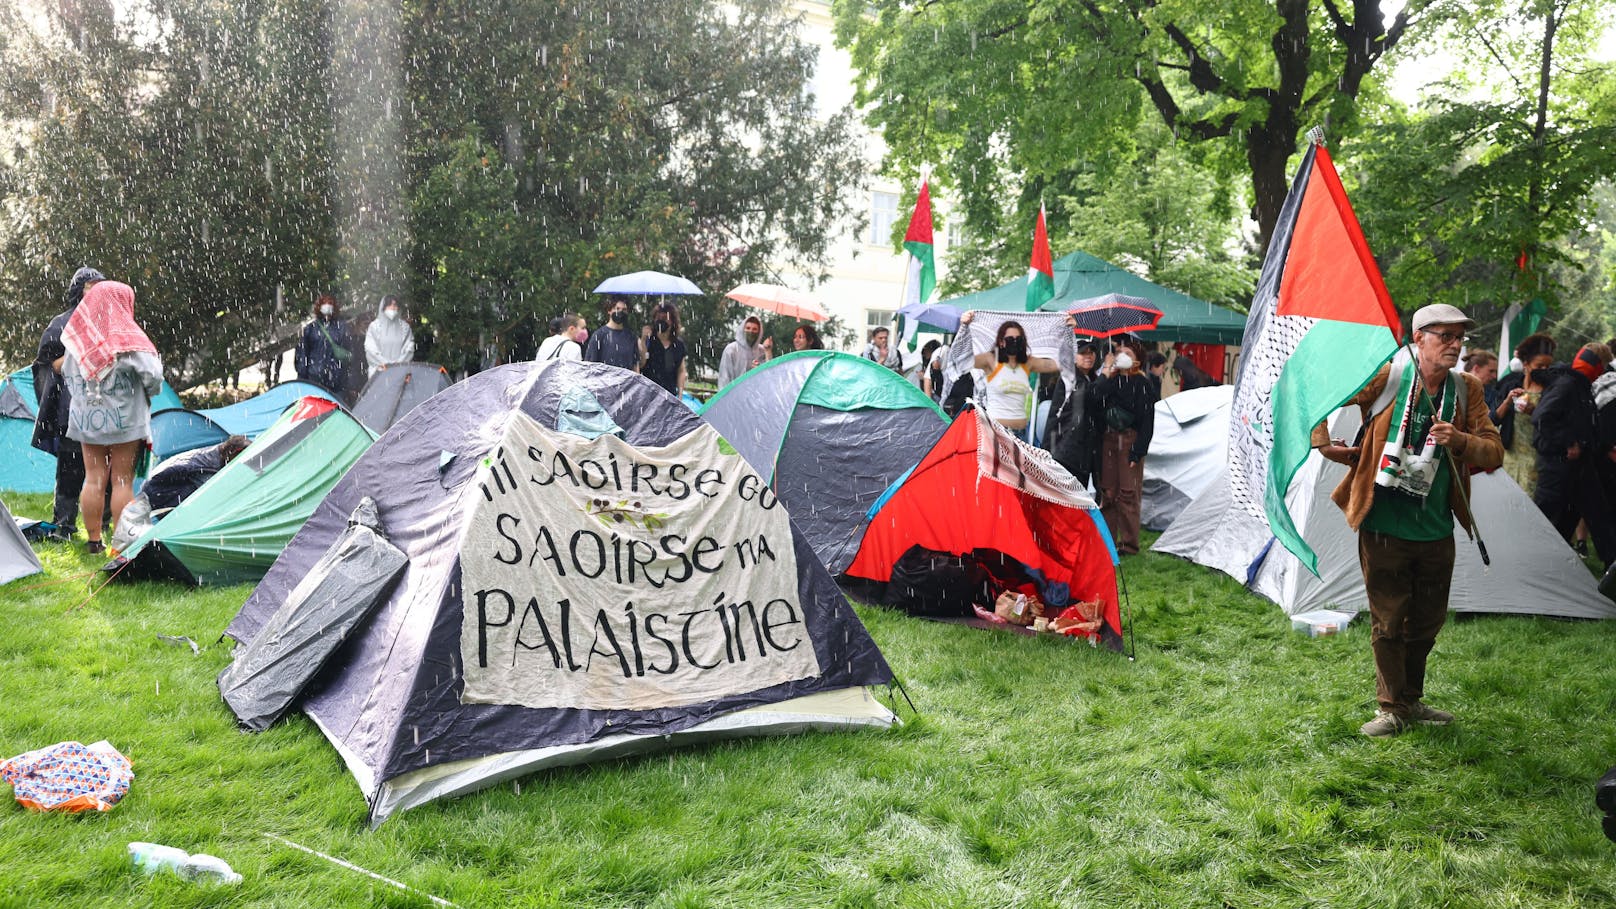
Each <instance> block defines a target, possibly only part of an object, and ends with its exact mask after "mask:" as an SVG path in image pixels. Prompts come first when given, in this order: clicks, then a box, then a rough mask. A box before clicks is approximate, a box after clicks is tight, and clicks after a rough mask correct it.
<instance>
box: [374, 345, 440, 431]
mask: <svg viewBox="0 0 1616 909" xmlns="http://www.w3.org/2000/svg"><path fill="white" fill-rule="evenodd" d="M451 384H453V383H451V382H450V381H449V373H448V372H447V371H445V370H444V368H443V367H442V366H438V365H436V364H433V363H394V364H392V365H391V366H383V367H382V368H380V369H378V370H376V372H375V374H374V375H372V376H371V377H370V379H369V380H368V381H366V382H365V388H364V390H363V391H361V392H360V393H359V398H358V400H356V401H355V402H354V406H353V414H354V416H356V417H358V418H359V422H361V423H363V424H365V426H367V427H368V428H369V429H370V431H371V432H374V433H377V434H380V433H384V432H386V431H387V429H388V427H390V426H392V425H393V424H394V423H397V422H398V421H399V420H400V419H401V418H402V417H403V416H404V415H405V414H407V413H409V412H410V411H412V410H414V409H415V408H416V407H417V406H418V405H419V404H420V403H421V402H422V401H425V400H427V399H429V398H431V397H432V396H433V395H435V394H437V393H438V392H440V391H442V390H444V389H445V388H448V387H449V386H450V385H451Z"/></svg>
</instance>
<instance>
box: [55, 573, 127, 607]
mask: <svg viewBox="0 0 1616 909" xmlns="http://www.w3.org/2000/svg"><path fill="white" fill-rule="evenodd" d="M129 565H130V562H128V561H126V562H124V563H123V564H122V565H119V566H118V567H117V568H116V569H114V570H113V572H112V574H111V575H110V576H109V577H108V578H107V579H106V580H105V581H102V582H101V586H100V587H97V588H96V589H94V590H92V591H90V595H89V596H87V597H85V598H84V599H82V600H80V601H79V602H78V603H76V604H75V605H74V606H73V607H72V608H70V609H68V610H67V611H68V612H73V611H75V610H77V609H78V608H79V607H81V606H83V605H85V604H86V603H89V602H90V601H91V600H93V599H95V598H96V596H97V595H98V594H99V593H101V591H103V590H106V589H107V585H108V584H111V583H112V582H113V581H115V580H117V579H118V575H120V574H123V570H124V569H125V568H128V567H129ZM90 574H95V572H94V571H92V572H90ZM92 583H94V582H92Z"/></svg>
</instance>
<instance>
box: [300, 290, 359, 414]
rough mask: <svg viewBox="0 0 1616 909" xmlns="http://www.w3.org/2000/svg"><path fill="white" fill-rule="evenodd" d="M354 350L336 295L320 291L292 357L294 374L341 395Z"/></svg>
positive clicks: (350, 334) (346, 380)
mask: <svg viewBox="0 0 1616 909" xmlns="http://www.w3.org/2000/svg"><path fill="white" fill-rule="evenodd" d="M353 350H354V340H353V334H352V332H350V331H349V329H348V321H347V320H346V319H344V318H342V315H341V311H340V310H339V309H338V308H337V300H336V298H335V297H333V296H331V295H330V294H321V295H320V296H319V297H318V298H317V299H316V300H315V301H314V318H312V319H310V320H309V321H308V322H305V323H304V324H303V333H302V334H301V335H300V336H299V337H298V341H297V354H296V356H295V357H294V360H293V362H294V363H295V364H296V366H297V377H298V378H299V379H301V380H303V381H305V382H313V383H314V384H316V385H319V386H320V387H322V388H324V389H326V390H327V391H330V392H333V393H335V394H337V395H341V394H342V393H343V391H344V389H346V388H347V384H348V365H349V364H350V363H352V362H353Z"/></svg>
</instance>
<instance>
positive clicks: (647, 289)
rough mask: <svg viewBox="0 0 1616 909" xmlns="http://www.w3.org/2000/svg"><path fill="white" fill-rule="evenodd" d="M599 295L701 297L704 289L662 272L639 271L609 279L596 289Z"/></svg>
mask: <svg viewBox="0 0 1616 909" xmlns="http://www.w3.org/2000/svg"><path fill="white" fill-rule="evenodd" d="M595 293H597V294H686V295H695V296H700V295H701V293H702V289H701V288H699V287H697V286H696V285H695V284H693V283H691V282H690V281H689V280H688V279H685V278H681V277H679V276H678V275H670V274H664V273H663V272H660V271H637V272H634V273H633V274H627V275H618V276H617V277H615V278H607V279H606V280H604V281H602V282H600V285H599V286H597V287H596V288H595Z"/></svg>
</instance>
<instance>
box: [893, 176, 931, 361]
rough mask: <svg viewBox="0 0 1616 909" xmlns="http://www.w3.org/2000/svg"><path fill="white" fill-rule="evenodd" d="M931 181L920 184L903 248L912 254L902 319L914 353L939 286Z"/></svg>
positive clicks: (904, 237)
mask: <svg viewBox="0 0 1616 909" xmlns="http://www.w3.org/2000/svg"><path fill="white" fill-rule="evenodd" d="M930 184H931V181H929V180H922V181H920V195H919V196H916V197H915V211H914V214H912V215H910V216H909V229H908V230H907V231H904V234H903V248H904V249H906V250H908V252H909V277H908V280H907V281H905V282H904V285H903V305H902V306H900V307H899V317H900V318H901V319H903V342H904V343H906V344H908V345H909V349H910V350H914V349H915V346H916V344H917V336H918V335H919V334H920V317H919V316H918V315H917V313H918V312H919V310H920V307H921V306H922V305H923V304H925V302H926V301H927V300H930V299H931V292H932V289H933V288H935V287H936V286H937V255H936V248H935V246H934V245H933V244H932V223H931V190H930Z"/></svg>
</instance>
